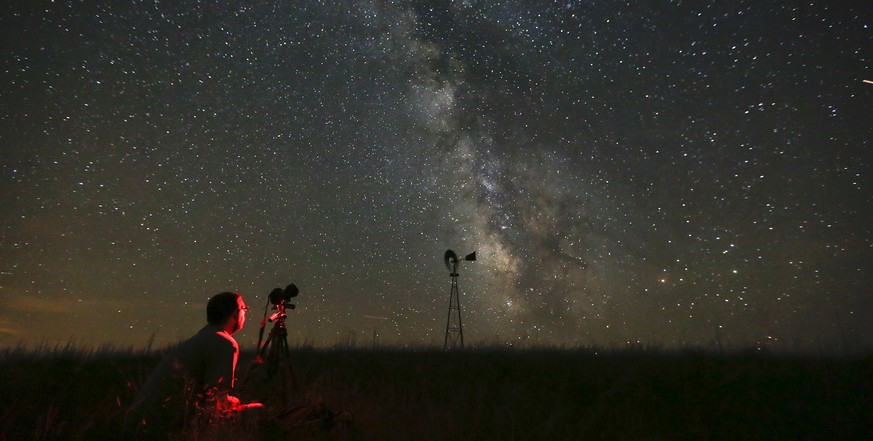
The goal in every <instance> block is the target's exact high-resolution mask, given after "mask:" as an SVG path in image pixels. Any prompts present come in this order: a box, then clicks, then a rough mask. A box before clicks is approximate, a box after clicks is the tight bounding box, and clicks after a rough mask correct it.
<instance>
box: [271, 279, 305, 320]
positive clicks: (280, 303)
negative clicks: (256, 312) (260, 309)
mask: <svg viewBox="0 0 873 441" xmlns="http://www.w3.org/2000/svg"><path fill="white" fill-rule="evenodd" d="M299 293H300V290H299V289H297V285H295V284H293V283H292V284H290V285H288V286H286V287H285V289H282V288H276V289H274V290H273V291H272V292H270V297H269V299H270V303H272V304H273V309H274V310H275V311H276V312H274V313H272V314H270V316H269V317H267V320H269V321H270V322H275V321H277V320H285V317H287V315H286V314H285V308H290V309H294V308H296V307H297V305H295V304H293V303H288V302H290V301H291V299H293V298H294V297H297V294H299Z"/></svg>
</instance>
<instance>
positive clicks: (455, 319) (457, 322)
mask: <svg viewBox="0 0 873 441" xmlns="http://www.w3.org/2000/svg"><path fill="white" fill-rule="evenodd" d="M443 260H444V261H445V263H446V268H448V270H449V276H450V277H451V278H452V288H451V291H450V292H449V317H448V318H447V319H446V339H445V343H443V349H450V348H455V347H458V345H459V344H460V347H461V348H463V347H464V326H463V323H462V322H461V302H460V299H459V295H458V263H459V262H460V259H458V255H457V254H455V252H454V251H452V250H448V251H446V254H445V256H444V257H443ZM464 260H466V261H470V262H472V261H474V260H476V252H475V251H474V252H472V253H470V254H467V255H466V256H464Z"/></svg>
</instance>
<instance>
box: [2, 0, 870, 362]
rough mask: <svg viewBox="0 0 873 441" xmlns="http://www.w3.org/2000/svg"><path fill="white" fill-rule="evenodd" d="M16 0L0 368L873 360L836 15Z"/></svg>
mask: <svg viewBox="0 0 873 441" xmlns="http://www.w3.org/2000/svg"><path fill="white" fill-rule="evenodd" d="M18 3H21V4H20V5H16V6H10V7H7V8H5V11H4V12H3V13H2V15H0V29H2V32H3V37H4V41H5V42H6V43H5V45H4V46H5V50H4V54H5V55H4V57H3V58H2V60H3V61H2V63H3V64H2V70H0V84H2V88H0V97H2V103H3V105H2V109H0V145H2V157H0V165H2V169H0V192H2V195H3V204H4V210H2V215H0V216H2V217H0V235H2V236H0V238H2V244H3V245H2V248H0V270H2V274H0V295H2V298H3V300H4V303H5V304H6V307H5V308H3V309H2V310H0V343H2V344H3V345H4V346H12V345H17V344H27V345H36V344H40V343H46V344H51V345H53V344H56V343H58V342H60V343H64V342H67V341H73V342H75V343H77V344H82V345H86V346H93V345H99V344H104V343H108V344H111V345H115V346H124V345H133V346H141V345H143V344H146V342H148V341H150V340H152V339H153V340H154V342H155V343H156V344H167V343H171V342H174V341H176V340H178V339H180V338H182V337H185V336H187V335H189V334H191V333H193V332H194V331H196V329H198V328H199V327H200V326H202V323H203V321H204V312H203V310H204V305H205V302H206V300H207V299H208V298H209V297H210V296H211V295H212V294H215V293H218V292H221V291H225V290H235V291H239V292H241V293H243V295H244V297H245V299H246V300H247V301H248V303H249V304H250V305H252V306H254V307H253V310H252V312H250V316H255V315H257V318H260V314H261V313H262V312H263V308H264V307H265V306H266V295H267V294H268V293H269V292H270V290H271V289H272V288H274V287H277V286H284V285H285V284H287V283H289V282H294V283H296V284H297V285H298V286H299V287H300V289H301V295H300V297H299V298H298V299H297V305H298V308H297V309H296V310H295V311H294V312H293V313H292V315H291V318H290V319H289V328H290V332H291V333H290V336H289V341H290V342H291V343H292V344H315V345H333V344H338V343H339V344H346V343H353V344H357V345H370V344H373V343H375V344H390V345H412V346H415V345H431V344H441V343H442V340H443V336H444V333H445V326H446V325H445V324H446V312H447V307H448V295H449V289H450V278H449V276H448V271H447V269H446V268H445V266H444V265H443V259H442V257H443V253H444V252H445V250H446V249H453V250H455V251H456V252H457V253H458V254H461V255H464V254H466V253H469V252H472V251H476V252H477V256H478V260H476V261H475V262H462V263H461V265H460V269H459V272H460V278H459V287H460V293H461V305H462V310H463V314H464V326H465V329H464V332H465V336H466V339H467V341H468V342H469V343H470V344H472V345H491V344H496V345H522V346H524V345H565V346H569V347H572V346H576V345H591V344H596V345H625V344H628V343H631V344H642V345H656V346H665V347H676V346H683V345H701V346H712V345H732V346H741V347H745V346H754V347H765V346H766V347H773V348H783V349H815V350H818V349H820V348H824V347H827V348H846V349H851V348H857V347H866V346H867V345H869V344H871V343H873V325H871V323H873V319H871V311H873V296H871V288H873V277H871V270H870V268H871V263H873V232H871V227H870V226H869V221H870V219H871V214H873V213H871V206H873V191H871V190H873V188H871V185H873V182H871V169H870V167H871V154H870V147H871V146H870V142H871V139H873V129H871V127H873V126H871V124H870V122H871V119H870V118H871V115H873V85H871V84H867V83H865V82H864V80H865V79H873V78H871V77H873V70H871V60H873V57H871V48H873V30H871V25H873V15H871V14H870V12H869V11H867V10H862V8H860V7H859V8H855V9H852V8H841V9H837V8H832V7H829V6H826V5H825V3H824V2H821V3H818V2H805V3H797V4H793V3H792V4H780V5H775V4H773V5H770V4H763V3H761V4H759V3H760V2H757V3H756V2H746V1H740V2H729V4H723V3H724V2H714V1H713V2H681V1H665V2H659V3H657V4H653V5H637V4H619V3H609V4H597V5H590V4H587V3H585V2H575V1H569V2H568V1H565V2H545V1H544V2H538V3H536V5H533V6H531V5H529V4H524V5H522V4H520V3H515V2H476V1H456V2H389V3H383V2H378V1H361V2H340V3H341V4H320V2H290V3H287V2H261V3H259V4H258V5H255V6H251V5H249V6H238V7H231V6H225V5H216V4H210V3H208V2H199V1H186V2H181V3H182V4H181V5H175V4H165V3H156V2H139V1H136V2H129V1H126V2H114V3H113V5H83V4H79V3H73V4H66V3H64V4H58V3H53V4H51V5H48V6H47V7H46V6H44V5H43V6H40V5H25V2H18ZM293 3H299V4H293ZM256 310H257V311H256ZM255 313H256V314H255ZM256 336H257V320H253V319H251V318H250V321H249V325H248V327H247V328H246V329H245V330H244V331H242V332H241V333H240V341H241V344H242V345H243V346H246V345H253V344H254V341H255V340H256V338H257V337H256Z"/></svg>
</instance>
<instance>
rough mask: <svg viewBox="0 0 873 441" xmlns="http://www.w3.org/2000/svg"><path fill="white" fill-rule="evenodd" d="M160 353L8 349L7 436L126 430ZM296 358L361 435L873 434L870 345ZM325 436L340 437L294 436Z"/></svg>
mask: <svg viewBox="0 0 873 441" xmlns="http://www.w3.org/2000/svg"><path fill="white" fill-rule="evenodd" d="M250 358H251V354H249V359H250ZM159 359H160V353H158V352H152V351H149V352H145V351H143V352H138V351H133V350H128V351H120V350H109V349H106V350H98V351H83V350H76V349H74V348H69V347H68V348H59V349H53V350H35V351H29V350H5V351H3V352H0V370H2V375H0V391H2V393H3V396H4V399H5V402H4V404H3V406H2V412H0V439H4V440H6V439H9V440H12V439H32V440H54V439H83V440H85V439H87V440H93V439H116V438H117V437H118V433H119V431H120V427H121V421H122V418H123V416H124V409H125V408H126V406H127V405H128V404H129V402H130V400H131V399H132V398H133V396H134V395H135V393H136V390H137V389H138V387H139V386H140V385H141V384H142V382H143V380H144V379H145V377H146V376H147V375H148V374H149V372H150V371H151V369H152V368H153V367H154V366H155V365H156V364H157V362H158V360H159ZM292 360H293V362H294V368H295V371H296V374H297V377H298V380H299V382H300V384H301V390H300V391H299V392H298V393H297V399H298V401H299V402H306V403H314V404H323V405H325V406H327V407H328V408H330V409H333V410H346V411H349V412H351V413H352V414H353V415H354V424H353V430H352V431H351V432H349V433H347V434H344V435H343V437H346V438H348V439H354V440H512V439H516V440H535V439H552V440H577V439H578V440H582V439H584V440H617V439H621V440H686V439H687V440H702V439H715V440H739V439H743V440H835V439H840V440H869V439H873V358H871V357H869V356H863V355H854V356H851V357H828V356H816V357H811V356H787V355H774V354H762V353H754V352H749V353H742V352H739V353H732V354H716V353H707V352H700V351H691V350H689V351H676V352H673V351H664V350H646V349H622V350H602V349H595V348H587V349H576V350H563V351H562V350H550V349H526V350H501V349H477V350H467V351H454V352H443V351H440V350H424V349H418V350H401V349H368V350H365V349H354V348H343V349H330V350H329V349H312V348H302V349H301V348H298V349H296V350H294V352H293V354H292ZM246 366H247V362H246V360H242V361H241V362H240V369H241V370H243V371H244V370H245V368H246ZM240 376H242V372H241V373H240ZM325 437H328V438H329V439H333V438H336V437H337V436H336V435H325V434H315V435H311V436H309V437H308V438H307V436H306V435H305V434H304V435H302V436H301V434H296V435H295V437H294V438H293V439H323V438H325Z"/></svg>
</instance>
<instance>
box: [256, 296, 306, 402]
mask: <svg viewBox="0 0 873 441" xmlns="http://www.w3.org/2000/svg"><path fill="white" fill-rule="evenodd" d="M273 308H274V309H275V310H276V312H274V313H273V314H272V315H270V317H264V319H262V320H261V329H260V331H259V333H258V356H257V359H255V361H254V362H253V363H252V365H251V366H249V370H248V372H247V373H246V382H247V383H251V382H253V381H257V382H259V383H263V388H264V389H266V390H265V391H262V394H264V395H268V396H269V397H264V396H262V397H259V398H260V399H261V400H264V401H270V402H273V403H276V404H279V405H281V407H280V408H281V409H284V408H285V406H287V404H288V403H289V402H290V395H291V393H292V392H293V391H295V390H297V389H298V384H297V377H296V376H295V375H294V369H293V368H292V367H291V351H290V349H288V329H287V328H286V327H285V319H286V318H288V315H287V314H286V313H285V309H286V308H290V309H294V308H295V305H293V304H289V303H287V301H286V300H281V301H279V302H278V303H276V304H275V305H274V306H273ZM264 315H265V316H266V315H267V314H266V311H264ZM267 320H269V321H271V322H273V328H272V329H270V333H269V334H268V335H267V340H266V341H264V344H263V345H261V340H262V339H263V337H264V327H265V325H266V322H267ZM265 365H266V376H264V375H263V367H264V366H265ZM255 378H257V380H253V379H255Z"/></svg>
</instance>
